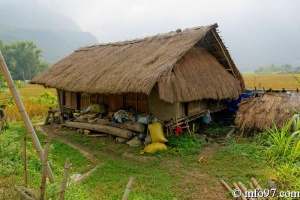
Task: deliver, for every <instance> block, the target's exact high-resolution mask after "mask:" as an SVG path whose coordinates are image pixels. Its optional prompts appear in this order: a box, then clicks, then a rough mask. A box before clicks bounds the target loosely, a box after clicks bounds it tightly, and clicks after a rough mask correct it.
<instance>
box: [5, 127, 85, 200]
mask: <svg viewBox="0 0 300 200" xmlns="http://www.w3.org/2000/svg"><path fill="white" fill-rule="evenodd" d="M24 136H26V138H27V151H26V152H27V169H28V183H29V188H33V190H34V191H37V189H38V186H39V184H40V180H41V163H40V160H39V158H38V156H37V153H36V151H35V149H34V147H33V144H32V142H31V140H30V138H29V136H28V135H27V133H26V129H25V127H24V126H23V124H22V123H12V124H10V127H9V129H6V131H4V132H3V133H2V134H1V135H0V150H1V151H0V180H4V182H3V186H2V185H1V183H0V187H5V188H7V189H6V191H7V192H6V193H8V194H9V195H12V196H8V197H10V198H12V197H13V198H15V197H16V195H13V194H14V193H15V192H13V187H14V185H23V162H22V146H23V138H24ZM38 138H39V140H40V142H41V144H42V146H43V141H45V137H44V136H43V135H39V134H38ZM66 158H68V159H69V160H70V161H71V164H72V167H71V169H70V172H69V173H70V174H74V173H82V172H86V171H87V170H89V169H91V165H90V162H89V161H88V160H87V159H86V158H85V157H84V156H82V155H81V154H80V153H79V152H78V151H77V150H74V149H73V148H71V147H69V146H67V145H65V144H63V143H61V142H59V141H51V149H50V154H49V163H50V166H51V169H52V171H53V173H54V175H55V178H56V180H57V183H56V184H54V185H53V186H52V187H56V189H57V190H56V192H57V191H58V187H59V184H58V183H59V182H61V179H62V175H63V169H64V168H63V166H64V164H65V160H66ZM88 165H89V166H88ZM76 187H77V186H76ZM49 189H50V190H51V187H50V188H49ZM71 190H73V189H72V188H71ZM53 194H54V193H53ZM53 194H50V193H49V192H48V195H49V196H48V197H49V198H50V196H53Z"/></svg>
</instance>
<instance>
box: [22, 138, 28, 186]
mask: <svg viewBox="0 0 300 200" xmlns="http://www.w3.org/2000/svg"><path fill="white" fill-rule="evenodd" d="M22 157H23V166H24V187H25V188H27V182H28V181H27V180H28V179H27V177H28V176H27V165H26V136H24V140H23V154H22Z"/></svg>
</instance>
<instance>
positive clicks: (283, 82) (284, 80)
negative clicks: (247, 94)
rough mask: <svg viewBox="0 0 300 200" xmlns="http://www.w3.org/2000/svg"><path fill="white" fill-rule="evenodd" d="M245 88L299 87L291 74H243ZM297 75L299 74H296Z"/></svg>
mask: <svg viewBox="0 0 300 200" xmlns="http://www.w3.org/2000/svg"><path fill="white" fill-rule="evenodd" d="M243 77H244V81H245V85H246V88H247V89H254V88H255V87H256V88H257V89H263V87H264V88H265V89H266V90H267V89H269V88H272V89H282V88H285V89H294V90H295V89H296V88H300V83H298V82H297V80H296V79H295V77H294V75H293V74H243ZM297 77H299V75H297Z"/></svg>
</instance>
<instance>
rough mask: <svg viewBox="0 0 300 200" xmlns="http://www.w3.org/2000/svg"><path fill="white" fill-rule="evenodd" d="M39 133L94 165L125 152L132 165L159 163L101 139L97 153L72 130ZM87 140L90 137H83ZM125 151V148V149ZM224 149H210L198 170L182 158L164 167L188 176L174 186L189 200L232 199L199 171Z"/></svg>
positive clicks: (171, 159) (45, 128)
mask: <svg viewBox="0 0 300 200" xmlns="http://www.w3.org/2000/svg"><path fill="white" fill-rule="evenodd" d="M36 129H37V130H38V131H39V132H40V133H42V134H44V135H49V136H50V138H53V139H55V140H59V141H61V142H63V143H66V144H68V145H69V146H71V147H73V148H75V149H77V150H79V151H80V152H81V153H82V154H83V155H84V156H85V157H87V158H88V159H89V160H90V161H91V162H93V163H94V164H95V165H97V164H98V163H100V161H99V160H98V157H99V155H100V156H101V155H105V156H112V157H114V156H115V157H118V158H119V157H120V152H122V157H124V158H126V159H130V160H132V161H138V162H151V161H152V160H153V159H158V158H156V157H154V156H153V157H151V156H143V155H138V154H136V153H131V152H130V148H131V147H129V146H128V149H122V151H118V146H120V144H118V143H117V142H115V141H114V140H112V139H109V138H101V137H95V138H92V139H91V143H92V144H93V143H94V144H97V143H101V142H104V143H105V150H104V151H102V150H96V149H95V148H93V145H89V146H87V145H84V144H82V143H81V142H74V141H72V140H71V139H70V138H72V136H73V135H78V134H79V133H77V132H76V131H75V130H68V131H59V130H58V127H55V126H54V127H49V126H36ZM82 136H83V137H87V136H84V135H82ZM123 147H124V145H123ZM222 148H224V146H222V145H220V144H218V143H214V144H209V145H206V146H205V147H204V148H203V149H202V151H201V153H200V155H199V156H198V158H199V159H200V158H201V157H203V158H204V160H205V161H207V163H203V162H201V161H196V163H195V164H194V165H195V168H193V166H192V167H191V166H189V167H184V166H183V161H184V160H183V159H184V158H180V157H168V158H164V163H163V167H167V168H170V170H172V171H174V173H182V174H183V172H184V175H183V177H182V179H181V180H178V183H177V184H175V185H173V186H172V187H173V188H176V189H180V190H182V192H183V193H185V194H186V196H188V198H186V199H191V200H192V199H196V200H198V199H199V200H200V199H205V200H208V199H213V200H222V199H228V197H226V196H227V195H226V193H227V192H226V190H225V188H224V187H223V186H222V185H221V184H220V178H217V177H215V176H212V175H210V173H207V171H206V170H205V166H204V168H203V171H200V170H199V168H197V165H209V163H210V159H212V155H213V154H214V153H215V152H216V151H218V150H220V149H222Z"/></svg>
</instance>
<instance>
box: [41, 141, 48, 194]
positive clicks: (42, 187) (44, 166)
mask: <svg viewBox="0 0 300 200" xmlns="http://www.w3.org/2000/svg"><path fill="white" fill-rule="evenodd" d="M49 149H50V139H49V138H47V139H46V141H45V150H44V160H43V167H42V180H41V186H40V198H39V199H40V200H43V199H44V198H45V190H46V178H47V166H48V155H49Z"/></svg>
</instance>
